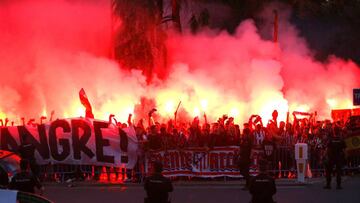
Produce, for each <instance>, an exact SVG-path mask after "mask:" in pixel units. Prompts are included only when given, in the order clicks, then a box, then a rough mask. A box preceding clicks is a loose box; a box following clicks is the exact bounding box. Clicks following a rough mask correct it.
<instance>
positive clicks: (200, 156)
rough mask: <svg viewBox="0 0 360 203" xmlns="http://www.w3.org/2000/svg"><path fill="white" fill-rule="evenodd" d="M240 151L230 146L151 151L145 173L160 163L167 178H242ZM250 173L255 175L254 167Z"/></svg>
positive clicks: (147, 156) (236, 147)
mask: <svg viewBox="0 0 360 203" xmlns="http://www.w3.org/2000/svg"><path fill="white" fill-rule="evenodd" d="M239 149H240V148H239V147H238V146H229V147H215V148H213V149H208V148H187V149H183V150H168V151H150V152H149V153H148V154H147V155H146V164H145V171H146V173H149V171H151V168H150V167H151V164H150V163H151V162H153V161H160V162H162V163H163V168H164V171H163V174H164V175H165V176H167V177H171V176H191V177H222V176H228V177H241V175H240V171H239V166H238V163H239V162H238V160H239V158H240V157H239ZM250 173H251V174H254V173H255V170H254V167H251V169H250Z"/></svg>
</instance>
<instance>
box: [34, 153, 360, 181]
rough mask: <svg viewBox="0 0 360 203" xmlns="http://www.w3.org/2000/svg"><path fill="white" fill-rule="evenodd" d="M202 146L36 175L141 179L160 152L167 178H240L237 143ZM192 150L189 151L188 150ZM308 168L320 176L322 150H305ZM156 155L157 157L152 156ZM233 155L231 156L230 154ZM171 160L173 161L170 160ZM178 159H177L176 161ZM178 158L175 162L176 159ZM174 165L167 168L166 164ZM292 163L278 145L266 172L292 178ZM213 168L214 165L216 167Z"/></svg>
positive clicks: (353, 167)
mask: <svg viewBox="0 0 360 203" xmlns="http://www.w3.org/2000/svg"><path fill="white" fill-rule="evenodd" d="M206 150H207V151H208V149H205V148H196V149H188V151H187V149H182V150H168V151H166V153H169V154H171V153H173V154H179V157H177V158H176V155H175V158H171V157H170V159H166V158H165V159H164V154H165V151H158V152H156V153H157V154H156V153H155V154H154V152H151V153H146V156H145V158H140V159H139V160H138V163H137V164H136V166H135V168H134V169H132V170H129V169H125V168H117V167H105V166H90V165H69V164H66V165H65V164H53V165H51V164H49V165H42V166H40V174H41V175H40V177H41V178H42V179H44V180H48V181H59V182H64V181H66V180H69V179H76V180H98V181H111V182H117V181H132V182H141V181H142V180H143V177H146V175H147V174H148V173H149V168H148V167H149V162H150V161H153V160H156V159H157V158H159V156H160V155H159V154H162V156H163V158H162V160H161V161H163V162H169V164H166V163H165V167H164V169H165V170H164V173H165V175H167V176H170V177H177V176H185V177H187V176H188V177H202V178H213V177H232V178H240V177H241V175H240V173H239V168H238V158H239V157H238V151H239V147H238V146H230V147H220V148H217V149H214V150H215V151H213V153H217V155H216V157H217V158H216V157H215V156H213V154H211V153H210V154H209V155H204V154H205V151H206ZM179 151H181V153H183V154H186V156H185V158H186V159H190V161H189V164H187V163H184V162H181V158H182V157H181V153H180V152H179ZM189 151H192V153H189ZM308 154H309V159H308V169H310V171H311V173H312V176H323V175H324V159H323V157H322V154H323V152H322V151H309V153H308ZM156 156H158V157H156ZM220 156H223V157H225V158H223V159H224V160H225V161H223V165H221V163H220V162H221V160H222V159H220V158H219V157H220ZM230 156H233V157H230ZM253 158H254V159H253V160H252V164H251V167H250V170H251V171H250V173H251V174H253V175H255V174H256V172H257V169H256V161H257V160H256V159H257V158H256V157H253ZM171 159H175V160H171ZM176 159H180V160H176ZM176 161H178V163H177V162H176ZM171 164H174V166H173V167H172V168H171V167H170V165H171ZM295 166H296V162H295V159H294V148H292V147H286V146H279V147H277V148H276V150H275V151H274V156H273V160H272V164H271V168H269V172H270V173H272V174H273V175H274V176H276V177H282V178H286V177H288V178H289V177H290V175H291V176H292V177H294V175H296V167H295ZM216 167H217V168H216ZM344 171H345V173H346V174H348V173H354V172H359V171H360V156H350V157H347V160H346V163H345V164H344Z"/></svg>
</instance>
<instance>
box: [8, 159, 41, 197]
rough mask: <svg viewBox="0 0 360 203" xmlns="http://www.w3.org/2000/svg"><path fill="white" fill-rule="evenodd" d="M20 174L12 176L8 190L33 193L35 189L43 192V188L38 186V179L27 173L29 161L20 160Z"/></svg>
mask: <svg viewBox="0 0 360 203" xmlns="http://www.w3.org/2000/svg"><path fill="white" fill-rule="evenodd" d="M20 169H21V172H20V173H17V174H15V175H14V177H13V178H12V179H11V182H10V185H9V188H10V189H12V190H19V191H22V192H29V193H35V187H36V188H38V189H39V190H40V191H41V194H42V193H43V192H44V187H43V186H42V185H41V184H40V182H39V179H38V178H37V177H35V176H34V175H32V174H31V173H29V170H28V169H29V161H28V160H25V159H22V160H21V161H20Z"/></svg>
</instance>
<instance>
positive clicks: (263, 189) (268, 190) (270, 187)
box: [249, 159, 276, 203]
mask: <svg viewBox="0 0 360 203" xmlns="http://www.w3.org/2000/svg"><path fill="white" fill-rule="evenodd" d="M266 170H267V161H266V160H262V159H260V160H259V174H258V175H257V176H255V177H254V178H253V179H252V180H251V181H250V186H249V191H250V194H251V195H252V199H251V203H273V202H274V200H273V198H272V196H273V195H274V194H276V185H275V180H274V178H272V177H271V176H269V175H268V174H267V172H266Z"/></svg>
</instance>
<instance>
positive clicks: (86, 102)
mask: <svg viewBox="0 0 360 203" xmlns="http://www.w3.org/2000/svg"><path fill="white" fill-rule="evenodd" d="M79 98H80V102H81V104H82V105H83V106H84V107H85V108H86V110H85V118H94V114H93V113H92V108H91V104H90V102H89V99H88V98H87V96H86V93H85V90H84V88H81V90H80V91H79Z"/></svg>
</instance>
